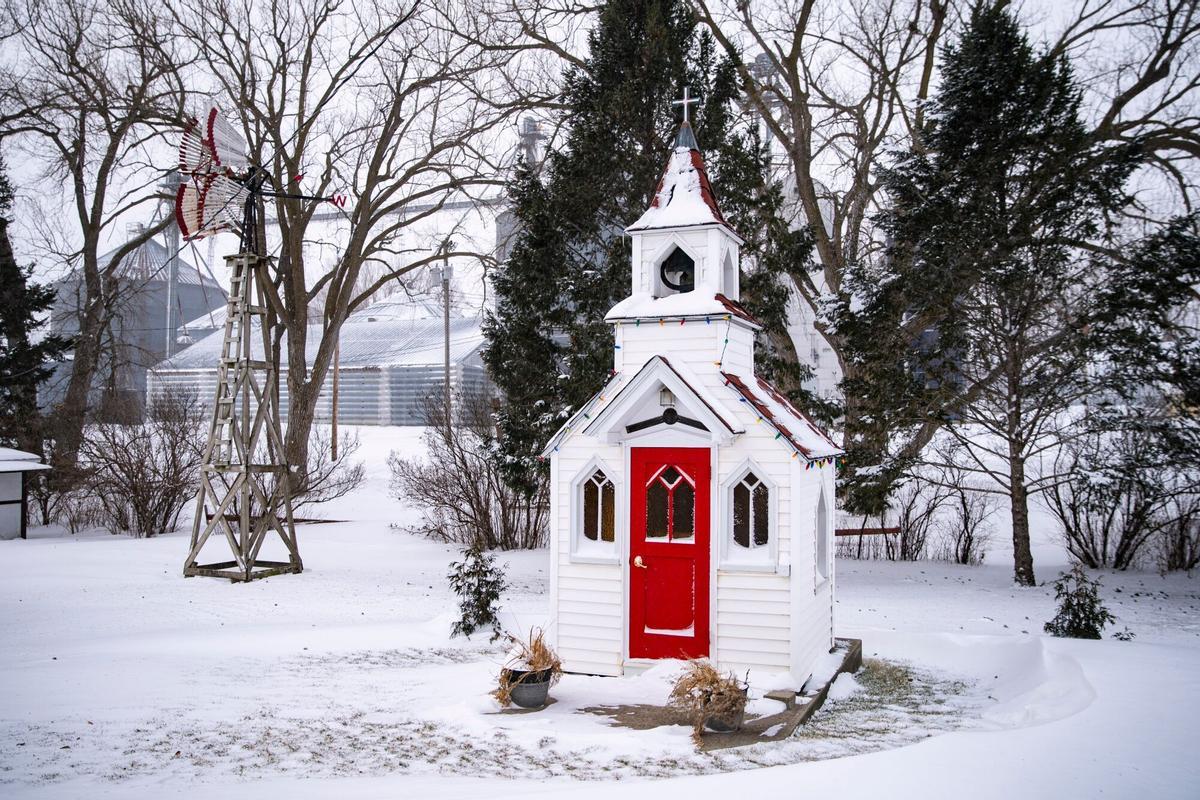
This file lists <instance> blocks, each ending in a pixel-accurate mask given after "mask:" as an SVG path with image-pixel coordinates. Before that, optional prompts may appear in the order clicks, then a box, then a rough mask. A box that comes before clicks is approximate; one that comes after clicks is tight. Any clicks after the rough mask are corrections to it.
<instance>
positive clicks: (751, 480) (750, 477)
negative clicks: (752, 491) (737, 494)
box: [742, 472, 758, 486]
mask: <svg viewBox="0 0 1200 800" xmlns="http://www.w3.org/2000/svg"><path fill="white" fill-rule="evenodd" d="M742 480H744V481H745V482H746V485H747V486H753V485H754V484H756V483H758V476H757V475H755V474H754V473H753V472H747V473H746V477H744V478H742Z"/></svg>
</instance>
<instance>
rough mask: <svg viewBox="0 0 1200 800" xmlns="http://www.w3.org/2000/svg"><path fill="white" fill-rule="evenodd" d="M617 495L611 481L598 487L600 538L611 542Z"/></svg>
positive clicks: (613, 533)
mask: <svg viewBox="0 0 1200 800" xmlns="http://www.w3.org/2000/svg"><path fill="white" fill-rule="evenodd" d="M616 505H617V493H616V490H615V489H614V488H613V485H612V481H605V482H604V486H602V487H600V538H601V539H602V540H604V541H606V542H611V541H613V539H614V538H615V527H616V523H615V521H616V512H615V511H614V508H615V507H616Z"/></svg>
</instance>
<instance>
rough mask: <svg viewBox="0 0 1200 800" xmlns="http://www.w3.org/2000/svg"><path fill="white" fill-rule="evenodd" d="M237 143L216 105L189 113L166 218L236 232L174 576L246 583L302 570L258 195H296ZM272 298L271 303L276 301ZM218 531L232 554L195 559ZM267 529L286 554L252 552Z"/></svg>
mask: <svg viewBox="0 0 1200 800" xmlns="http://www.w3.org/2000/svg"><path fill="white" fill-rule="evenodd" d="M245 153H246V143H245V141H244V140H243V139H242V138H241V137H240V136H239V135H238V133H237V132H236V131H235V130H234V129H233V127H232V126H231V125H230V124H229V123H228V122H226V121H225V120H224V119H223V118H222V117H221V116H220V114H219V113H218V111H217V109H215V108H213V109H210V110H209V112H208V114H207V115H206V118H205V119H204V120H203V121H201V120H192V122H191V124H189V125H188V127H187V129H186V130H185V132H184V135H183V139H182V141H181V143H180V147H179V171H180V174H181V177H182V182H181V184H180V187H179V191H178V193H177V195H176V197H175V217H176V221H177V222H178V223H179V228H180V231H181V233H182V234H183V237H184V238H185V239H187V240H189V241H191V240H195V239H199V238H202V237H205V236H210V235H212V234H215V233H218V232H219V231H222V230H235V231H237V232H238V233H239V235H240V239H241V242H240V246H239V248H238V252H237V254H236V255H232V256H226V258H225V261H226V264H227V265H228V266H229V271H230V276H229V281H230V286H229V305H228V307H227V309H226V316H225V331H224V341H223V343H222V346H221V358H220V362H219V363H218V365H217V389H216V397H215V403H214V407H213V416H212V423H211V425H210V427H209V431H208V442H207V444H206V445H205V447H204V458H203V464H202V465H201V467H200V490H199V493H198V495H197V498H196V513H195V519H194V520H193V523H192V537H191V544H190V546H189V548H188V554H187V560H186V561H185V562H184V566H183V574H184V575H185V576H189V577H190V576H192V575H209V576H214V577H221V578H229V579H230V580H234V581H250V580H254V579H255V578H264V577H267V576H269V575H278V574H281V573H285V572H301V571H303V569H304V566H303V563H302V562H301V560H300V551H299V549H298V548H297V544H296V528H295V524H294V521H293V519H292V501H291V484H292V476H291V474H290V468H289V466H288V464H287V462H286V459H285V457H284V450H283V435H282V433H281V429H280V421H279V406H278V380H277V374H278V366H277V364H276V363H274V361H273V360H272V349H271V331H272V329H273V327H274V325H275V324H276V315H275V310H274V308H273V307H272V306H271V299H272V298H273V297H275V295H274V294H273V290H272V287H271V284H270V276H269V271H270V269H271V267H272V264H273V259H271V258H269V257H268V256H267V255H266V253H265V247H264V245H265V242H264V241H263V231H262V210H261V206H262V198H263V197H295V198H298V199H306V200H329V201H331V202H334V203H335V204H337V205H342V204H344V202H345V201H344V199H343V198H340V197H335V198H318V197H307V196H304V195H292V194H287V195H285V194H282V193H279V192H276V191H271V190H270V188H269V186H268V183H267V174H266V172H265V171H264V170H263V169H262V168H260V167H257V166H254V165H249V166H247V158H246V155H245ZM276 302H278V301H276ZM214 534H215V535H216V537H217V539H224V540H225V542H226V543H227V544H228V546H229V550H230V551H231V553H232V559H231V560H230V559H222V560H219V561H215V562H210V563H204V564H202V563H200V554H201V551H202V550H203V549H204V546H205V544H207V543H208V541H209V539H210V538H211V537H213V535H214ZM275 536H278V537H279V539H280V540H281V541H282V543H283V545H284V547H285V548H286V552H287V560H286V561H273V560H265V559H263V558H260V552H261V551H262V548H263V545H264V543H265V542H266V541H267V540H268V539H271V538H273V537H275Z"/></svg>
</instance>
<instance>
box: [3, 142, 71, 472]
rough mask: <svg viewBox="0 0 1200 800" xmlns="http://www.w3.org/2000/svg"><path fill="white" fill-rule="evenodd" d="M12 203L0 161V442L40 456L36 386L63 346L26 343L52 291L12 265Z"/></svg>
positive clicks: (56, 340)
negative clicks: (10, 229) (10, 234)
mask: <svg viewBox="0 0 1200 800" xmlns="http://www.w3.org/2000/svg"><path fill="white" fill-rule="evenodd" d="M12 204H13V190H12V185H11V184H10V183H9V180H8V173H7V170H6V168H5V165H4V160H3V157H0V442H3V443H4V444H6V445H11V446H15V447H18V448H20V449H22V450H27V451H31V452H34V453H37V454H39V455H41V454H42V449H43V447H42V440H43V437H44V431H43V424H42V423H43V420H42V417H41V415H40V414H39V412H38V403H37V391H38V386H39V385H40V384H41V383H42V382H43V381H45V380H46V379H47V378H48V377H50V374H51V372H53V364H54V362H55V361H57V360H58V359H59V358H61V357H62V354H63V351H64V350H66V348H67V346H68V342H66V341H65V340H63V339H62V338H60V337H58V336H45V337H43V338H42V339H41V340H40V341H34V340H33V339H32V338H31V337H32V334H33V332H34V331H35V330H36V329H37V327H38V325H39V324H40V323H41V322H42V321H44V318H43V315H44V314H45V313H46V312H47V311H49V310H50V307H51V306H52V305H53V303H54V290H53V289H52V288H50V287H48V286H38V285H36V284H31V283H30V282H29V277H30V273H31V272H32V268H30V267H21V266H20V265H19V264H17V260H16V257H15V256H14V254H13V250H12V244H11V242H10V241H9V237H8V226H9V223H10V215H11V212H12Z"/></svg>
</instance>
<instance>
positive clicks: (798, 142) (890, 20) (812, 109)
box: [695, 0, 1200, 462]
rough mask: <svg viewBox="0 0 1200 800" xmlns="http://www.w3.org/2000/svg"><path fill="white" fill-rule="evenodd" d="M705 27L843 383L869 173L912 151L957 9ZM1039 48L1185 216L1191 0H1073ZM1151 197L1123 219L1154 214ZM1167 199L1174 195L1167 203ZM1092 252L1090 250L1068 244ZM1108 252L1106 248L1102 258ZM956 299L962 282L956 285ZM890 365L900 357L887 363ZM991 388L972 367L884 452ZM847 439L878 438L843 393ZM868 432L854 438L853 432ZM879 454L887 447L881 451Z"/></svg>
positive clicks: (708, 3) (751, 19)
mask: <svg viewBox="0 0 1200 800" xmlns="http://www.w3.org/2000/svg"><path fill="white" fill-rule="evenodd" d="M695 2H696V7H697V10H698V13H699V15H700V17H701V19H702V20H703V21H704V22H705V23H706V24H707V25H708V26H709V28H710V29H711V30H712V32H713V35H714V36H715V37H716V38H717V40H718V41H719V42H720V43H721V44H722V45H723V46H724V47H725V49H726V51H727V52H728V53H729V54H730V55H731V56H732V57H733V58H734V59H735V62H736V64H737V66H738V71H739V75H740V77H741V79H742V81H743V84H744V86H745V89H746V97H747V101H748V103H749V104H750V106H751V107H752V108H753V109H754V110H755V111H756V113H757V114H758V116H760V117H761V119H762V121H763V125H764V126H765V128H766V129H767V131H768V132H769V134H770V136H771V137H772V138H773V139H774V140H776V142H777V143H778V146H779V147H780V148H781V149H782V151H783V153H784V158H785V162H786V168H787V170H788V171H789V172H790V173H791V175H792V176H793V177H794V179H795V184H796V193H797V197H798V206H799V213H800V215H801V218H802V221H803V222H804V223H806V224H807V225H808V226H809V227H810V229H811V230H812V234H813V238H814V242H815V245H816V254H817V260H818V262H819V263H818V264H817V265H816V266H815V268H814V269H812V270H811V271H810V270H809V269H808V268H807V265H797V269H796V270H794V271H793V275H792V277H793V279H794V281H795V286H796V290H797V292H798V294H799V295H800V297H801V298H802V299H803V301H804V302H805V303H807V305H808V306H809V308H810V309H811V310H812V312H813V315H814V317H815V319H816V327H817V330H818V331H819V332H820V333H821V335H822V336H823V337H824V338H825V340H826V341H827V342H828V343H829V345H830V347H831V348H832V350H833V352H834V353H835V355H836V357H837V359H838V363H839V366H840V367H841V370H842V373H843V375H844V376H845V377H846V378H847V379H850V380H853V379H854V378H855V377H856V376H857V373H858V370H859V364H857V363H856V362H855V360H854V358H853V354H852V353H851V352H850V351H849V342H848V341H847V339H846V337H845V336H844V335H843V334H842V333H841V332H839V330H838V329H837V328H836V327H835V326H833V325H831V324H830V319H829V317H828V315H827V313H826V312H827V310H828V309H830V308H834V307H836V308H839V309H853V308H854V306H855V298H854V296H853V294H854V292H853V289H852V287H851V286H849V285H847V280H846V278H847V276H848V273H849V272H850V271H851V270H852V269H854V268H856V267H857V268H859V269H862V265H869V264H871V263H872V262H875V261H881V260H882V259H883V257H884V254H885V252H886V248H885V246H884V245H885V242H884V241H883V237H882V235H881V233H880V231H879V230H878V229H877V227H876V225H875V224H874V222H873V220H874V218H875V216H876V214H877V212H878V211H879V210H880V209H881V205H882V202H883V199H884V198H883V196H882V188H881V182H880V180H879V168H880V167H882V166H886V165H887V164H888V163H889V158H890V155H891V154H892V153H895V152H898V151H904V150H910V151H918V152H919V151H921V149H922V142H921V135H920V132H921V130H922V126H923V119H922V114H923V111H922V107H923V103H924V101H926V100H927V99H928V98H929V97H930V92H931V87H932V86H933V83H934V78H935V72H936V65H937V55H938V51H939V48H940V46H941V44H942V42H943V40H944V39H945V38H946V36H947V35H948V32H949V31H950V30H951V27H952V26H953V25H954V24H955V23H956V21H957V19H958V16H959V14H960V13H961V11H962V10H963V9H964V8H965V7H967V5H968V4H966V3H964V2H961V1H960V0H849V2H846V3H835V4H829V3H818V2H816V0H761V1H753V0H752V1H750V2H747V1H746V0H695ZM1073 11H1074V13H1073V14H1072V15H1070V17H1069V19H1068V21H1067V23H1066V24H1065V25H1063V26H1062V30H1061V32H1060V34H1059V35H1058V36H1055V37H1052V41H1051V42H1050V43H1049V44H1048V47H1049V49H1050V50H1051V51H1052V52H1054V53H1068V54H1071V55H1072V56H1073V57H1075V59H1076V62H1077V63H1079V64H1081V65H1082V66H1081V72H1082V73H1083V75H1082V77H1083V80H1084V82H1085V85H1086V86H1087V89H1088V100H1089V105H1090V108H1091V109H1092V111H1091V116H1090V135H1091V136H1092V137H1093V139H1094V140H1096V141H1097V142H1105V141H1108V142H1131V141H1135V140H1136V141H1138V142H1139V143H1140V144H1141V146H1142V147H1143V148H1145V150H1146V152H1147V153H1148V156H1149V159H1150V161H1151V163H1152V165H1153V167H1154V168H1156V169H1158V170H1159V171H1160V174H1162V175H1165V176H1167V178H1168V179H1169V180H1170V182H1171V183H1172V184H1173V185H1174V187H1175V190H1176V191H1175V193H1174V200H1173V202H1174V203H1182V204H1184V205H1185V206H1187V207H1188V208H1189V209H1190V207H1191V206H1190V203H1191V199H1190V198H1191V197H1192V196H1194V186H1195V180H1194V179H1195V176H1194V165H1195V155H1196V154H1197V152H1198V150H1197V146H1198V144H1200V139H1198V138H1197V134H1198V132H1200V122H1198V120H1200V116H1197V114H1196V113H1195V104H1196V98H1197V92H1196V91H1195V90H1196V88H1197V82H1198V81H1200V62H1198V58H1200V52H1198V47H1200V0H1118V1H1117V2H1112V1H1111V0H1077V2H1076V3H1075V5H1074V7H1073ZM1146 195H1147V199H1146V200H1144V201H1143V202H1142V203H1141V204H1140V205H1139V204H1135V205H1134V206H1133V207H1131V209H1130V213H1131V214H1132V215H1133V216H1134V217H1135V219H1136V218H1137V217H1139V216H1140V217H1142V218H1146V217H1147V215H1149V216H1150V217H1152V218H1156V219H1159V220H1161V219H1163V218H1165V217H1166V216H1169V214H1166V213H1163V211H1162V209H1161V208H1159V209H1157V210H1154V209H1151V208H1150V207H1149V206H1148V204H1149V203H1150V202H1151V201H1150V200H1149V199H1148V197H1149V193H1148V192H1147V193H1146ZM1167 202H1168V203H1170V202H1172V201H1167ZM1064 244H1068V245H1072V246H1078V247H1083V248H1087V249H1094V248H1095V245H1094V244H1092V243H1087V242H1071V243H1064ZM1106 249H1107V251H1108V254H1109V255H1111V256H1113V257H1120V256H1121V253H1120V251H1119V250H1118V249H1117V248H1106ZM960 288H961V290H962V291H963V292H968V291H970V289H971V287H969V286H963V287H960ZM935 323H936V320H931V319H929V318H927V317H925V316H924V315H920V314H914V315H911V316H910V317H908V318H907V319H905V320H904V322H903V327H904V330H903V331H901V332H900V334H901V336H900V337H898V338H900V339H906V340H908V341H916V340H917V339H918V337H919V336H920V334H921V333H922V332H923V331H924V330H926V329H928V328H929V327H930V326H931V325H932V324H935ZM900 357H901V356H900V355H898V356H897V358H898V359H899V358H900ZM1001 379H1002V376H1001V375H1000V374H998V373H990V372H989V373H980V374H978V375H976V376H974V379H973V380H972V381H970V382H966V383H964V384H963V385H962V386H961V388H960V391H958V392H956V393H954V396H948V397H946V398H945V406H944V407H943V408H938V409H932V410H931V412H930V413H928V414H924V415H922V417H921V418H920V419H918V420H914V421H912V423H911V425H910V426H909V428H908V429H907V430H905V431H903V432H902V433H901V434H900V435H899V436H898V437H897V438H898V441H895V442H893V443H891V447H890V452H891V455H892V457H893V458H895V460H896V461H897V462H902V461H903V460H905V459H911V458H914V457H916V456H917V455H918V454H919V453H920V452H921V450H922V449H923V448H924V447H925V446H926V445H927V444H928V443H929V442H930V440H931V439H932V437H933V435H934V434H935V433H936V431H937V430H938V429H939V428H940V427H941V426H942V425H943V424H944V421H945V420H946V419H947V418H949V417H950V416H951V415H950V414H948V413H946V412H948V411H951V410H953V409H955V408H958V407H961V406H962V405H963V404H969V403H972V402H974V401H975V400H976V399H977V398H978V397H979V396H980V395H982V394H983V393H985V392H987V391H989V389H990V387H991V386H992V384H993V383H994V382H996V381H999V380H1001ZM845 413H846V418H845V426H846V429H847V431H858V432H859V433H860V435H867V436H871V435H874V436H878V437H886V436H888V435H894V432H887V431H873V430H872V425H873V424H874V423H872V422H871V421H868V420H864V419H862V414H863V413H864V409H863V408H860V403H859V398H856V397H847V398H845ZM864 432H865V433H864ZM879 444H880V448H881V449H885V448H887V443H885V442H880V443H879Z"/></svg>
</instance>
